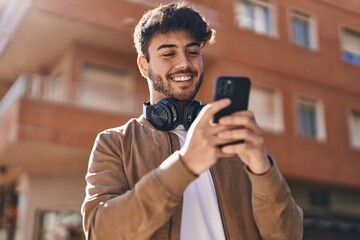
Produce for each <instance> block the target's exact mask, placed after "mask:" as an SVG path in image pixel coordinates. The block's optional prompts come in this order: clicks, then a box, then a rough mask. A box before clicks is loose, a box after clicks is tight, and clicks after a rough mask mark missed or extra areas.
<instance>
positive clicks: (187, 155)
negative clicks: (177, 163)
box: [180, 99, 230, 174]
mask: <svg viewBox="0 0 360 240" xmlns="http://www.w3.org/2000/svg"><path fill="white" fill-rule="evenodd" d="M228 105H230V100H229V99H221V100H218V101H216V102H212V103H209V104H207V105H206V106H205V107H204V108H203V109H202V110H201V112H200V113H199V115H198V116H197V118H196V119H195V121H194V122H193V124H192V125H191V127H190V129H189V130H188V134H187V137H186V140H185V144H184V146H183V147H182V148H181V150H180V155H181V156H182V158H183V161H184V164H185V165H186V166H187V167H188V168H189V169H190V170H191V171H192V172H193V173H195V174H200V173H202V172H204V171H206V170H208V169H209V168H210V167H211V166H213V165H214V164H215V163H216V161H217V159H219V157H228V156H229V155H225V154H224V153H222V152H221V149H220V147H219V145H221V144H224V143H226V142H227V141H228V140H226V139H222V138H219V137H218V136H217V135H218V133H219V132H221V131H224V130H226V129H227V127H226V126H223V125H219V124H214V123H213V122H212V119H213V117H214V114H215V113H217V112H218V111H220V110H221V109H223V108H225V107H227V106H228Z"/></svg>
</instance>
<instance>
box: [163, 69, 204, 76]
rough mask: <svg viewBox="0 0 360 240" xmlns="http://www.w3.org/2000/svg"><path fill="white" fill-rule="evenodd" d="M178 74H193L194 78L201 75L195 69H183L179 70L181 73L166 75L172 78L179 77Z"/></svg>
mask: <svg viewBox="0 0 360 240" xmlns="http://www.w3.org/2000/svg"><path fill="white" fill-rule="evenodd" d="M177 74H191V75H193V76H197V75H198V74H199V72H198V71H197V70H195V69H190V68H188V69H182V70H179V71H176V72H172V73H168V74H166V78H170V77H171V76H173V75H177Z"/></svg>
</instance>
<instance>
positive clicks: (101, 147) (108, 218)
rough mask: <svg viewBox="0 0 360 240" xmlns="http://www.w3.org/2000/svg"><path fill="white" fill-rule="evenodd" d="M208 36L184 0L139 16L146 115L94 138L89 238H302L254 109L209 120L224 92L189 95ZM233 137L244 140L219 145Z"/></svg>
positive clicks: (197, 82) (297, 213)
mask: <svg viewBox="0 0 360 240" xmlns="http://www.w3.org/2000/svg"><path fill="white" fill-rule="evenodd" d="M213 39H214V31H213V30H212V29H210V28H209V26H208V24H207V23H206V22H205V21H204V19H203V18H202V17H201V16H200V15H199V13H198V12H197V11H195V10H194V9H192V8H191V7H190V6H188V5H186V4H185V3H173V4H169V5H164V6H160V7H158V8H156V9H153V10H151V11H149V12H147V13H146V14H145V15H144V16H143V17H142V19H141V20H140V22H139V23H138V25H137V27H136V29H135V33H134V41H135V46H136V48H137V51H138V59H137V63H138V66H139V70H140V72H141V74H142V76H143V77H144V78H146V79H147V81H148V85H149V91H150V101H149V102H147V103H145V104H144V115H142V116H141V117H139V118H138V119H131V120H130V121H129V122H128V123H127V124H125V125H124V126H121V127H118V128H114V129H109V130H106V131H104V132H102V133H100V134H99V135H98V137H97V139H96V141H95V145H94V148H93V151H92V153H91V156H90V161H89V168H88V174H87V176H86V181H87V188H86V198H85V201H84V204H83V206H82V214H83V217H84V230H85V233H86V236H87V239H91V240H99V239H104V240H105V239H106V240H109V239H116V240H120V239H128V240H137V239H155V240H157V239H182V240H192V239H194V240H208V239H214V240H221V239H235V240H241V239H247V240H248V239H251V240H254V239H272V240H273V239H301V238H302V211H301V209H300V208H299V207H298V206H297V205H296V203H295V201H294V200H293V199H292V197H291V194H290V190H289V188H288V186H287V184H286V183H285V180H284V179H283V177H282V176H281V174H280V173H279V171H278V169H277V167H276V164H275V162H274V161H273V160H272V159H271V158H270V157H269V156H268V155H267V152H266V150H265V146H264V139H263V136H262V131H261V129H260V128H259V127H258V126H257V124H256V122H255V119H254V115H253V114H252V113H251V112H250V111H241V112H237V113H234V114H232V115H230V116H226V117H223V118H221V119H220V121H219V123H217V124H214V123H213V122H212V118H213V116H214V114H215V113H217V112H218V111H219V110H221V109H223V108H225V107H226V106H228V105H229V103H230V100H228V99H225V100H220V101H216V102H212V103H209V104H207V105H206V106H203V104H202V103H200V102H197V101H195V100H194V98H195V96H196V93H197V91H198V89H199V88H200V86H201V82H202V81H203V62H202V57H201V48H202V47H204V46H205V45H206V44H208V43H211V42H212V41H213ZM196 116H197V117H196ZM236 140H244V142H243V143H240V144H232V145H227V146H223V147H220V145H222V144H225V143H229V142H233V141H236Z"/></svg>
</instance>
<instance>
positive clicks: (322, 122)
mask: <svg viewBox="0 0 360 240" xmlns="http://www.w3.org/2000/svg"><path fill="white" fill-rule="evenodd" d="M306 101H308V102H313V103H314V106H315V127H316V134H315V135H314V136H309V135H305V134H304V133H303V132H302V129H301V118H300V117H301V116H300V112H299V110H300V109H299V107H300V104H301V102H306ZM295 111H296V112H295V114H296V123H297V124H296V126H297V127H296V130H297V131H296V132H297V134H298V135H299V136H301V137H302V138H306V139H313V140H316V141H318V142H325V141H326V139H327V135H326V117H325V105H324V103H323V101H321V100H320V99H319V98H316V97H312V96H308V95H305V94H300V95H298V96H297V97H296V101H295Z"/></svg>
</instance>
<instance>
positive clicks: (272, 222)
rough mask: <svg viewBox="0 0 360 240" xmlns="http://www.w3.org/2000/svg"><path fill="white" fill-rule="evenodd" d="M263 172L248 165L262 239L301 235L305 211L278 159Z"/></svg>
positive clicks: (294, 239) (255, 214) (291, 237)
mask: <svg viewBox="0 0 360 240" xmlns="http://www.w3.org/2000/svg"><path fill="white" fill-rule="evenodd" d="M272 162H273V166H272V168H271V170H270V171H269V172H267V173H266V174H264V175H255V174H253V173H251V172H250V171H249V169H247V168H246V171H247V173H248V175H249V177H250V181H251V184H252V203H253V210H254V217H255V221H256V224H257V226H258V228H259V231H260V234H261V237H262V239H264V240H266V239H271V240H275V239H284V240H285V239H293V240H297V239H302V235H303V212H302V209H301V208H300V207H299V206H298V205H297V204H296V202H295V200H294V199H293V198H292V196H291V192H290V189H289V186H288V185H287V183H286V182H285V179H284V178H283V177H282V175H281V174H280V172H279V170H278V168H277V166H276V163H275V162H274V161H272Z"/></svg>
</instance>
